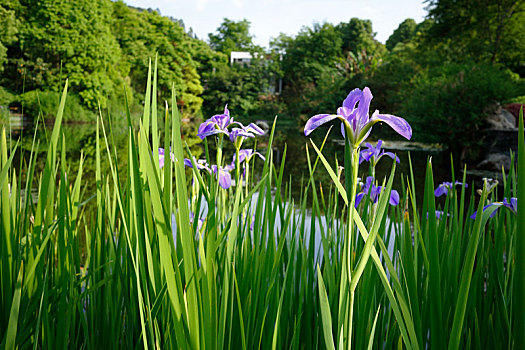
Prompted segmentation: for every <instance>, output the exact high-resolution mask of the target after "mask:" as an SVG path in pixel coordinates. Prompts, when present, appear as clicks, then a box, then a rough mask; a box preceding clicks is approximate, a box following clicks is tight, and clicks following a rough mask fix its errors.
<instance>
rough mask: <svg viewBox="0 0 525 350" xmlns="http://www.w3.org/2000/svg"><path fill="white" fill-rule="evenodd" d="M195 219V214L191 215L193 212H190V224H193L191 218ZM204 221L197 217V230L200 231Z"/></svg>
mask: <svg viewBox="0 0 525 350" xmlns="http://www.w3.org/2000/svg"><path fill="white" fill-rule="evenodd" d="M194 219H195V215H193V213H191V212H190V224H192V225H193V220H194ZM204 221H205V219H203V218H199V222H198V223H197V231H200V230H201V228H202V226H203V225H204Z"/></svg>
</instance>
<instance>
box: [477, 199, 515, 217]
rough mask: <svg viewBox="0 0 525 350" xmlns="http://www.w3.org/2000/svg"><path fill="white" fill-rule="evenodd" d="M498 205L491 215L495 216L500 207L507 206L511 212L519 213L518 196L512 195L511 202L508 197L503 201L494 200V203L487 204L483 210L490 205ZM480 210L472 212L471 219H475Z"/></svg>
mask: <svg viewBox="0 0 525 350" xmlns="http://www.w3.org/2000/svg"><path fill="white" fill-rule="evenodd" d="M493 206H494V207H496V210H494V211H493V212H492V214H490V217H491V218H492V217H494V215H496V212H497V211H498V209H499V208H500V207H507V208H509V209H510V211H511V212H513V213H514V214H517V213H518V198H516V197H512V198H511V199H510V202H509V201H508V200H507V198H503V202H494V203H491V204H489V205H486V206H484V207H483V211H485V209H487V208H489V207H493ZM477 213H478V212H477V211H476V212H475V213H474V214H472V215H471V216H470V218H471V219H475V218H476V214H477Z"/></svg>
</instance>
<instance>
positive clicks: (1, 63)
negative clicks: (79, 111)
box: [0, 0, 202, 116]
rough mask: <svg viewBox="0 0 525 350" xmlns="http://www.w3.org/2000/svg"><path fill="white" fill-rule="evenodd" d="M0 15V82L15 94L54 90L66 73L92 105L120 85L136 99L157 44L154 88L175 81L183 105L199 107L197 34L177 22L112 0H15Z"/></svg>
mask: <svg viewBox="0 0 525 350" xmlns="http://www.w3.org/2000/svg"><path fill="white" fill-rule="evenodd" d="M0 15H1V17H2V18H3V19H4V20H3V21H2V24H0V34H1V36H0V37H1V39H0V69H2V67H4V70H5V72H4V74H3V75H2V77H1V78H0V85H3V86H6V87H8V88H9V89H10V90H12V91H14V92H16V93H18V94H22V93H24V92H25V91H31V90H35V89H43V90H45V91H59V90H60V88H61V86H62V85H63V83H64V81H65V79H66V78H68V79H69V81H70V85H71V91H72V92H73V93H74V94H76V95H78V96H79V97H80V98H81V101H82V104H84V105H85V106H87V107H88V108H90V109H96V108H97V107H98V104H99V103H100V105H101V106H102V107H103V108H104V107H107V105H108V100H111V99H114V100H118V101H122V100H123V99H124V89H126V90H127V91H128V100H129V102H130V104H132V105H133V99H132V97H133V90H136V91H139V90H141V86H143V85H144V81H145V79H146V73H147V69H148V60H149V59H150V58H151V55H152V53H155V52H159V53H161V55H160V56H159V60H160V62H159V63H160V64H159V69H160V74H159V85H158V92H159V96H160V97H161V98H167V97H168V96H169V94H170V89H171V84H172V83H174V84H175V88H176V91H177V94H178V96H179V98H180V99H179V103H180V106H181V109H182V112H183V113H184V114H185V115H186V116H192V115H196V114H197V113H198V112H199V110H200V107H201V104H202V99H201V98H200V97H199V95H200V94H201V93H202V86H201V82H200V77H199V74H198V73H197V65H198V64H197V63H196V62H195V61H194V60H193V58H192V56H193V54H194V53H195V51H194V50H193V45H192V42H194V41H198V40H196V39H193V38H191V37H189V36H188V35H187V34H186V33H185V32H184V29H183V28H182V27H181V25H180V23H179V22H176V21H174V20H172V19H170V18H167V17H163V16H161V15H160V14H158V13H157V12H155V11H144V10H139V9H134V8H130V7H128V6H127V5H125V4H124V3H123V2H122V1H117V2H112V1H109V0H97V1H91V0H81V1H75V2H71V1H62V0H61V1H39V2H33V1H28V0H22V1H18V0H13V1H9V2H5V3H3V4H2V7H0ZM6 54H8V56H7V57H6ZM137 97H138V98H137V99H135V100H136V101H137V100H138V101H139V102H142V101H143V97H142V96H137Z"/></svg>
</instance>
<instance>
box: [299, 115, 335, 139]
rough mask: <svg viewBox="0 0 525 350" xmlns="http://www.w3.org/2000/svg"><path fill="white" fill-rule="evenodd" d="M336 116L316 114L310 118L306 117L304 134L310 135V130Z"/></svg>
mask: <svg viewBox="0 0 525 350" xmlns="http://www.w3.org/2000/svg"><path fill="white" fill-rule="evenodd" d="M337 117H338V116H337V115H336V114H317V115H314V116H313V117H312V118H310V119H308V121H307V122H306V125H305V126H304V136H308V135H310V133H311V132H312V131H314V130H315V129H317V128H318V127H319V126H321V125H323V124H325V123H328V122H329V121H331V120H334V119H335V118H337Z"/></svg>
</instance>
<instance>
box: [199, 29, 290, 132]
mask: <svg viewBox="0 0 525 350" xmlns="http://www.w3.org/2000/svg"><path fill="white" fill-rule="evenodd" d="M249 25H250V23H249V22H248V21H246V20H244V21H240V22H234V21H230V20H228V19H225V20H224V22H223V23H222V24H221V25H220V26H219V27H218V28H217V34H210V44H211V48H214V49H215V50H216V51H213V50H211V48H210V47H209V46H207V45H205V44H203V43H202V42H197V41H195V42H194V43H193V45H194V46H195V50H196V52H197V56H196V57H195V59H196V60H197V61H198V62H199V66H198V72H199V74H200V75H201V79H202V82H203V85H204V92H203V94H202V97H203V99H204V105H203V108H202V114H203V116H204V117H205V118H209V117H210V116H212V115H214V114H217V113H219V112H221V111H222V109H223V108H224V106H225V105H226V104H228V108H229V109H230V110H231V111H232V113H234V115H235V117H236V118H240V119H241V120H244V121H250V122H251V121H255V120H256V119H268V118H269V116H275V115H276V114H280V112H282V110H283V106H282V103H281V102H280V101H279V98H278V97H277V96H276V95H275V94H274V93H273V91H274V90H275V87H276V85H277V84H278V80H279V78H280V76H281V73H280V66H279V63H280V62H279V54H278V53H272V54H265V53H264V51H263V50H262V49H261V48H258V47H256V46H254V45H253V44H252V41H251V40H252V39H251V38H252V37H251V35H250V33H249ZM233 50H241V51H247V52H249V53H250V54H251V55H252V58H251V60H250V63H249V64H248V63H230V62H229V55H230V53H231V51H233Z"/></svg>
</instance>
